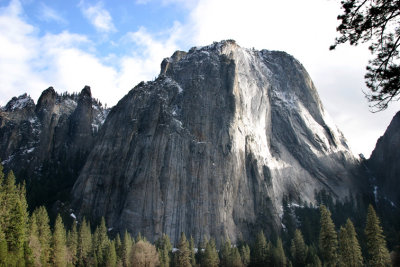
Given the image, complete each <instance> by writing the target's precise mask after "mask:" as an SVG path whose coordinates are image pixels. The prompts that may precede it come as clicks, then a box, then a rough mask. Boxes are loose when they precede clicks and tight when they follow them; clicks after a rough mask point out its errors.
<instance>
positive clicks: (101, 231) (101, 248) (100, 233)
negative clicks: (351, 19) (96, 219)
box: [93, 217, 115, 266]
mask: <svg viewBox="0 0 400 267" xmlns="http://www.w3.org/2000/svg"><path fill="white" fill-rule="evenodd" d="M109 243H110V240H109V238H108V236H107V227H106V222H105V220H104V217H102V218H101V222H100V225H99V226H98V227H97V228H96V230H95V231H94V235H93V249H94V252H95V253H96V255H97V263H98V265H99V266H104V265H105V256H106V253H107V248H108V247H109ZM114 249H115V247H114Z"/></svg>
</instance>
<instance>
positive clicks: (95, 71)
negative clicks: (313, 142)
mask: <svg viewBox="0 0 400 267" xmlns="http://www.w3.org/2000/svg"><path fill="white" fill-rule="evenodd" d="M150 1H151V0H150ZM158 1H160V3H161V4H165V5H171V4H176V5H179V4H180V3H182V0H158ZM190 3H191V4H190V7H189V5H186V4H185V5H183V7H184V8H187V11H188V18H187V21H186V22H185V23H182V24H180V23H175V24H174V26H173V27H171V28H170V29H167V30H166V31H165V32H161V33H160V32H158V33H154V32H149V31H148V29H146V28H143V27H142V28H139V30H138V31H136V32H130V33H127V34H125V36H124V37H123V38H122V39H120V40H118V41H117V42H116V44H117V45H122V46H124V47H126V46H131V47H132V49H131V51H132V52H130V53H128V54H125V55H122V56H119V57H117V56H115V55H112V54H111V55H109V56H106V57H105V58H100V57H98V56H97V55H96V53H95V52H96V44H95V43H94V42H92V41H91V40H90V39H89V38H88V37H87V36H84V35H79V34H74V33H70V32H68V31H65V32H62V33H59V34H47V35H45V36H43V37H39V35H38V31H39V30H38V29H37V28H35V27H33V26H32V25H30V24H29V23H27V22H26V21H24V19H23V17H24V15H23V10H22V7H21V5H20V3H19V1H18V0H13V1H11V3H10V4H9V6H8V7H6V8H3V9H1V10H0V32H1V33H2V34H1V35H0V84H1V85H2V86H1V87H0V94H1V95H2V98H1V99H0V100H1V101H2V102H1V103H0V105H4V104H5V102H6V101H7V100H8V99H10V98H11V97H12V96H15V95H19V94H21V93H23V92H29V93H30V94H31V95H32V96H33V98H34V99H37V98H38V97H39V95H40V93H41V91H42V90H43V89H45V88H47V87H48V86H50V85H53V86H54V87H55V89H56V90H58V91H59V92H60V91H65V90H68V91H70V92H71V91H79V90H80V89H81V88H83V86H84V85H90V86H91V87H92V92H93V95H94V97H96V98H99V99H100V100H102V101H103V102H104V101H105V102H107V104H108V105H114V104H116V103H117V101H118V100H119V99H120V98H121V97H122V96H123V95H125V94H126V93H127V92H128V90H129V89H130V88H132V87H133V86H135V85H136V84H137V83H138V82H140V81H142V80H143V81H146V80H151V79H153V78H154V77H156V76H157V75H158V73H159V70H160V63H161V61H162V59H163V58H164V57H168V56H170V55H171V54H172V53H173V52H174V50H177V49H184V48H188V47H189V46H195V45H206V44H210V43H212V42H213V41H219V40H222V39H235V40H236V41H237V42H238V44H239V45H241V46H243V47H255V48H257V49H264V48H265V49H269V50H284V51H286V52H288V53H290V54H292V55H294V56H295V57H296V58H297V59H299V60H300V62H302V63H303V64H304V66H305V67H306V69H307V70H308V72H309V73H310V76H311V78H312V79H313V80H314V83H315V85H316V87H317V89H318V92H319V94H320V97H321V99H322V102H323V103H324V106H325V108H326V109H327V111H328V112H329V113H330V114H331V116H332V118H333V120H334V121H335V122H336V124H337V125H338V126H339V128H340V129H341V130H342V131H343V133H344V135H345V136H346V138H347V139H348V141H349V144H350V146H351V147H352V149H353V151H354V152H355V153H360V152H362V153H364V154H365V155H366V156H367V157H368V156H369V153H370V152H371V151H372V149H373V148H374V145H375V142H376V140H377V138H378V137H379V136H380V135H382V134H383V132H384V130H385V129H386V127H387V125H388V124H389V122H390V120H391V118H392V117H393V115H394V114H395V112H396V111H397V110H399V108H400V105H399V103H393V104H392V105H391V106H390V108H389V109H388V110H387V111H385V112H381V113H378V114H372V113H370V112H369V109H368V103H367V102H366V100H365V98H364V96H363V93H362V91H361V90H362V89H363V88H365V87H364V79H363V76H364V72H365V65H366V63H367V62H368V58H370V55H369V52H368V50H367V48H366V47H357V48H354V47H349V46H339V47H338V48H337V50H335V51H329V50H328V48H329V46H330V45H331V44H332V43H333V41H334V38H335V37H336V36H337V33H336V30H335V28H336V26H337V21H336V16H337V14H338V13H339V4H338V3H337V2H335V1H327V0H326V1H321V0H308V1H298V0H282V1H270V0H268V1H264V0H263V1H261V0H259V1H257V0H248V1H238V0H219V1H213V0H199V1H190ZM79 6H80V8H81V10H82V12H83V13H85V12H86V16H87V18H88V19H89V20H90V21H91V22H92V23H93V25H94V26H95V27H96V28H97V30H98V31H99V32H101V33H108V32H111V31H114V30H115V27H114V25H113V23H112V18H111V16H110V14H109V13H108V12H107V11H106V10H105V9H104V8H103V6H102V4H101V2H99V3H97V4H96V5H94V6H88V5H85V3H84V2H81V3H80V5H79ZM316 10H317V11H318V12H316ZM111 41H112V40H111ZM114 41H115V40H114Z"/></svg>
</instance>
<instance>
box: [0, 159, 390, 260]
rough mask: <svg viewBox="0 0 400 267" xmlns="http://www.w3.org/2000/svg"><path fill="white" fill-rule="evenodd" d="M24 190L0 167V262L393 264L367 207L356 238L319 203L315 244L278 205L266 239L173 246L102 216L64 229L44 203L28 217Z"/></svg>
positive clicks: (190, 242)
mask: <svg viewBox="0 0 400 267" xmlns="http://www.w3.org/2000/svg"><path fill="white" fill-rule="evenodd" d="M25 195H26V192H25V185H24V184H21V185H16V183H15V177H14V174H13V172H9V173H8V175H7V177H5V175H4V173H3V167H2V166H1V165H0V266H107V267H108V266H110V267H114V266H123V267H126V266H148V267H151V266H162V267H169V266H176V267H181V266H182V267H183V266H185V267H187V266H200V267H203V266H207V267H208V266H209V267H217V266H221V267H244V266H256V267H258V266H273V267H283V266H296V267H297V266H392V265H393V266H398V265H397V264H398V262H395V260H396V259H395V258H396V257H394V259H393V262H391V258H390V254H389V251H388V249H387V246H386V241H385V237H384V235H383V230H382V227H381V225H380V220H379V218H378V216H377V215H376V213H375V210H374V208H373V207H372V206H371V205H370V206H369V207H368V211H367V215H366V219H365V227H364V229H363V231H362V234H359V235H358V234H357V233H356V229H355V227H354V225H353V223H352V221H351V220H350V219H347V220H346V222H345V223H344V224H343V225H341V226H340V228H339V231H336V228H337V227H335V224H334V222H333V220H332V215H331V212H330V209H329V208H327V206H329V205H327V206H326V205H324V204H321V205H320V207H319V210H316V209H312V210H313V211H315V212H317V213H318V225H317V226H316V227H314V228H317V229H316V231H317V232H318V238H317V242H306V241H305V238H304V236H303V233H302V231H301V230H300V229H299V228H297V227H296V226H297V225H298V224H300V221H298V222H293V221H292V225H291V226H290V225H289V224H290V219H289V218H292V219H299V220H301V218H300V217H296V216H294V217H293V216H290V214H287V213H288V212H289V213H290V212H291V211H290V210H286V212H285V213H284V216H283V217H284V218H283V221H284V223H287V224H288V225H285V230H284V231H283V233H282V235H279V236H277V237H276V238H273V239H274V240H273V241H272V240H267V238H266V237H265V235H264V233H263V232H262V231H260V232H259V233H258V234H257V235H256V237H255V239H254V242H252V243H251V245H249V244H246V243H245V242H239V243H238V244H232V243H231V242H230V240H229V239H228V240H226V241H225V242H222V244H221V245H220V246H219V248H218V249H217V246H216V243H215V241H214V239H210V240H203V242H201V243H200V244H197V245H195V241H194V239H193V238H189V239H188V238H186V236H185V234H184V233H182V234H181V237H180V240H179V242H178V244H176V248H173V245H172V244H171V242H170V239H169V237H168V236H167V235H165V234H164V235H162V237H160V238H159V239H158V240H157V241H155V243H154V244H152V243H150V242H148V241H147V240H146V238H145V237H143V236H141V235H140V234H139V235H138V236H137V237H136V238H133V237H132V236H131V235H130V233H128V232H127V231H125V233H124V234H123V235H122V237H121V236H120V235H119V234H117V235H115V236H113V237H111V236H110V235H109V231H108V229H107V226H106V223H105V220H104V218H102V220H101V222H100V224H99V225H98V226H97V227H95V228H92V227H91V225H90V222H88V221H86V220H85V219H83V220H82V222H79V224H77V222H75V221H74V222H73V224H72V226H71V227H69V228H70V229H68V230H67V229H66V227H65V225H64V223H63V220H62V218H61V216H60V215H58V216H57V218H56V219H55V222H54V224H53V226H52V227H51V225H50V220H49V215H48V213H47V210H46V209H45V208H44V207H38V208H36V209H35V210H34V211H33V212H32V214H29V212H28V206H27V202H26V196H25ZM284 205H286V209H287V208H288V207H290V205H291V204H290V203H288V202H285V201H284ZM292 211H293V210H292ZM292 215H293V214H292ZM289 228H293V229H294V231H292V232H290V229H289ZM314 230H315V229H314ZM280 236H282V237H283V239H281V237H280ZM360 238H361V239H362V242H363V243H365V251H363V249H362V246H361V245H360V242H359V240H360Z"/></svg>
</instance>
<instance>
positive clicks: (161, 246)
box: [156, 234, 172, 267]
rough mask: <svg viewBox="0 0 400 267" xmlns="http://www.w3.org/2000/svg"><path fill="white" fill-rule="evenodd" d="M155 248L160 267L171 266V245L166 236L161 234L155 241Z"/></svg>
mask: <svg viewBox="0 0 400 267" xmlns="http://www.w3.org/2000/svg"><path fill="white" fill-rule="evenodd" d="M156 248H157V251H158V255H159V256H160V267H169V266H170V264H171V253H172V245H171V241H170V240H169V237H168V235H166V234H163V235H162V236H161V237H160V238H159V239H158V240H157V241H156Z"/></svg>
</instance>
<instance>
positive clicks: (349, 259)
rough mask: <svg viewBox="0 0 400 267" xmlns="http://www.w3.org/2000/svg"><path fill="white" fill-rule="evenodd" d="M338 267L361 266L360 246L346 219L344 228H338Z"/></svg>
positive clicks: (352, 228) (352, 226) (351, 226)
mask: <svg viewBox="0 0 400 267" xmlns="http://www.w3.org/2000/svg"><path fill="white" fill-rule="evenodd" d="M339 265H340V266H349V267H358V266H363V258H362V254H361V248H360V244H359V243H358V240H357V234H356V231H355V229H354V225H353V223H352V222H351V220H350V219H347V222H346V226H345V227H343V226H342V227H340V231H339Z"/></svg>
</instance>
